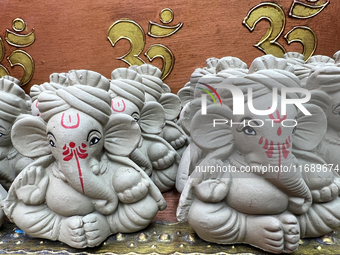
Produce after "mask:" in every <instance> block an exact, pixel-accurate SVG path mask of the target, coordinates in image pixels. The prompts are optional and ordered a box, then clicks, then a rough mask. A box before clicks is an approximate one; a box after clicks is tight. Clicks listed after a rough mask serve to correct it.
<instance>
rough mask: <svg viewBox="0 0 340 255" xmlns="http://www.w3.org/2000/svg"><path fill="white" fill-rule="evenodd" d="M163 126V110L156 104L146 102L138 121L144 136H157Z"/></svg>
mask: <svg viewBox="0 0 340 255" xmlns="http://www.w3.org/2000/svg"><path fill="white" fill-rule="evenodd" d="M164 124H165V113H164V108H163V106H162V105H160V104H159V103H157V102H153V101H150V102H146V103H145V105H144V107H143V109H142V111H141V113H140V119H139V126H140V128H141V129H142V131H143V132H144V133H146V134H159V133H160V132H162V129H163V127H164Z"/></svg>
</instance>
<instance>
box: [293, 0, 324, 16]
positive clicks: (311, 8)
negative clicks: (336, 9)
mask: <svg viewBox="0 0 340 255" xmlns="http://www.w3.org/2000/svg"><path fill="white" fill-rule="evenodd" d="M308 2H313V3H315V4H316V3H317V2H324V1H320V0H316V1H314V0H308ZM328 4H329V0H326V2H325V3H323V4H320V5H310V4H306V3H303V2H301V1H299V0H293V3H292V5H291V7H290V10H289V16H290V17H293V18H297V19H308V18H312V17H314V16H316V15H318V14H319V13H320V12H321V11H322V10H323V9H324V8H325V7H326V6H327V5H328Z"/></svg>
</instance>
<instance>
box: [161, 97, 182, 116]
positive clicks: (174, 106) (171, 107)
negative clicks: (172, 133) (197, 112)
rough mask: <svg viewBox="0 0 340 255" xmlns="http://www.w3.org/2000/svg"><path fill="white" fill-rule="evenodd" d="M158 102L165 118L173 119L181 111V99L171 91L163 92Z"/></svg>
mask: <svg viewBox="0 0 340 255" xmlns="http://www.w3.org/2000/svg"><path fill="white" fill-rule="evenodd" d="M158 102H159V103H160V104H161V105H162V106H163V108H164V112H165V119H166V120H174V119H175V118H177V117H178V115H179V113H180V111H181V99H180V98H179V97H178V96H177V95H175V94H172V93H164V94H162V95H161V98H160V99H159V100H158Z"/></svg>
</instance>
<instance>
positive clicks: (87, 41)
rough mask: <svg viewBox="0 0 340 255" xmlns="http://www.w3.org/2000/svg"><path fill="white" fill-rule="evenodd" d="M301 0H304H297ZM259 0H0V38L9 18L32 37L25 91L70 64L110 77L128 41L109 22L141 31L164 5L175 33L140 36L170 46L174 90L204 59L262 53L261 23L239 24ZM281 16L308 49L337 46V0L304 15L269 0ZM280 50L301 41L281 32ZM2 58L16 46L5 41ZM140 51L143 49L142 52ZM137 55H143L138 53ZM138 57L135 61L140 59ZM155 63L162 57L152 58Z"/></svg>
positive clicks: (283, 0)
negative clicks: (304, 34) (300, 29)
mask: <svg viewBox="0 0 340 255" xmlns="http://www.w3.org/2000/svg"><path fill="white" fill-rule="evenodd" d="M301 1H303V2H306V0H301ZM261 2H263V1H261V0H228V1H225V0H216V1H204V0H201V1H194V0H187V1H182V0H169V1H161V0H153V1H147V0H138V1H135V0H124V1H123V0H115V1H103V0H98V1H93V0H82V1H78V0H73V1H69V0H68V1H66V0H58V1H57V0H49V1H45V0H34V1H28V0H25V1H23V0H2V1H0V12H1V15H0V24H1V25H0V36H1V37H2V38H3V39H4V36H5V31H6V29H10V28H11V25H12V20H13V19H14V18H22V19H23V20H25V22H26V23H27V31H26V33H28V32H30V31H32V28H34V29H35V33H36V41H35V42H34V44H33V45H31V46H29V47H27V48H25V50H26V51H27V52H28V53H29V54H30V55H31V56H32V58H33V59H34V61H35V73H34V76H33V79H32V80H31V82H30V83H29V84H28V85H26V86H25V87H24V88H25V90H26V91H28V89H29V87H30V86H32V85H33V84H41V83H43V82H45V81H48V78H49V75H50V74H51V73H53V72H67V71H69V70H70V69H82V68H83V69H89V70H94V71H97V72H99V73H101V74H103V75H104V76H106V77H108V78H110V74H111V72H112V70H114V69H115V68H118V67H127V64H126V63H124V62H123V61H121V60H117V58H118V57H120V56H122V55H124V54H126V53H127V52H128V50H129V42H128V41H127V40H120V41H119V42H118V43H117V44H116V46H115V47H112V46H111V44H110V42H109V41H108V39H107V31H108V29H109V27H110V25H112V24H113V23H114V22H115V21H117V20H119V19H122V18H129V19H132V20H134V21H135V22H137V23H138V24H139V25H140V26H141V27H142V28H143V29H144V31H145V32H147V31H148V23H149V21H154V22H157V23H160V21H159V13H160V11H161V10H162V9H164V8H171V9H172V10H173V12H174V20H173V21H172V22H171V23H170V25H176V24H178V23H179V22H182V23H183V27H182V28H181V30H180V31H178V32H177V33H176V34H174V35H172V36H170V37H166V38H152V37H150V36H146V45H145V50H146V49H148V48H149V46H150V45H152V44H156V43H161V44H163V45H166V46H167V47H168V48H170V49H171V50H172V52H173V54H174V56H175V60H176V62H175V66H174V69H173V70H172V73H171V74H170V75H169V76H168V77H167V78H166V79H165V83H167V84H168V85H169V86H170V87H171V88H172V91H173V92H177V90H178V89H179V88H181V87H182V86H183V85H184V84H185V83H186V82H187V81H188V80H189V78H190V75H191V73H192V72H193V71H194V69H195V68H197V67H203V66H205V60H206V59H207V58H209V57H217V58H221V57H223V56H235V57H239V58H241V59H242V60H243V61H245V62H246V63H247V64H248V65H249V64H250V63H251V61H252V60H253V59H254V58H255V57H258V56H261V55H262V54H263V53H262V52H261V51H259V50H258V49H256V48H255V47H253V45H254V44H256V43H257V42H258V41H259V40H260V39H261V38H262V37H263V36H264V34H265V33H266V31H267V28H268V24H269V23H268V21H265V20H263V21H260V22H259V23H258V24H257V26H256V28H255V31H254V32H253V33H250V31H249V30H248V29H247V28H246V27H245V26H244V25H242V21H243V19H244V17H245V16H246V15H247V13H248V11H249V10H250V9H251V8H252V7H254V6H256V5H258V4H259V3H261ZM275 2H276V3H278V4H280V5H281V6H282V7H283V9H284V11H285V14H286V16H287V20H286V26H285V30H284V32H283V34H285V33H287V32H288V31H289V30H291V29H292V28H293V27H294V26H298V25H306V26H309V27H310V28H312V29H313V30H314V31H315V32H316V34H317V36H318V46H317V49H316V52H315V54H323V55H328V56H333V54H334V53H335V52H336V51H337V50H339V49H340V33H339V29H340V25H339V18H338V15H339V13H340V1H338V0H331V1H330V4H329V5H328V6H327V7H326V8H325V9H324V10H323V11H322V12H321V13H320V14H318V15H317V16H315V17H313V18H310V19H295V18H291V17H288V11H289V8H290V6H291V4H292V0H276V1H275ZM278 41H279V42H280V43H281V44H282V45H283V46H285V48H286V49H287V51H299V52H301V51H302V45H301V44H300V43H292V44H291V45H287V42H286V41H285V40H284V39H283V36H281V38H280V39H279V40H278ZM5 48H6V57H7V56H8V55H10V53H11V52H12V51H13V50H14V49H15V47H12V46H9V45H8V44H7V43H5ZM145 50H144V52H145ZM144 52H143V54H144ZM143 54H142V56H141V58H142V59H143V60H144V61H146V62H147V59H146V57H145V56H144V55H143ZM152 63H153V64H154V65H156V66H158V67H161V65H162V62H161V60H160V59H156V60H154V61H153V62H152ZM2 64H3V65H4V66H5V67H7V68H8V69H9V71H10V73H11V75H14V76H16V77H18V78H20V77H21V76H22V75H23V71H22V68H21V67H19V66H16V67H14V68H11V67H10V66H9V63H8V62H7V60H6V59H4V60H3V61H2Z"/></svg>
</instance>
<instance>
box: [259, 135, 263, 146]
mask: <svg viewBox="0 0 340 255" xmlns="http://www.w3.org/2000/svg"><path fill="white" fill-rule="evenodd" d="M262 143H263V136H261V138H260V141H259V144H262Z"/></svg>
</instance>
